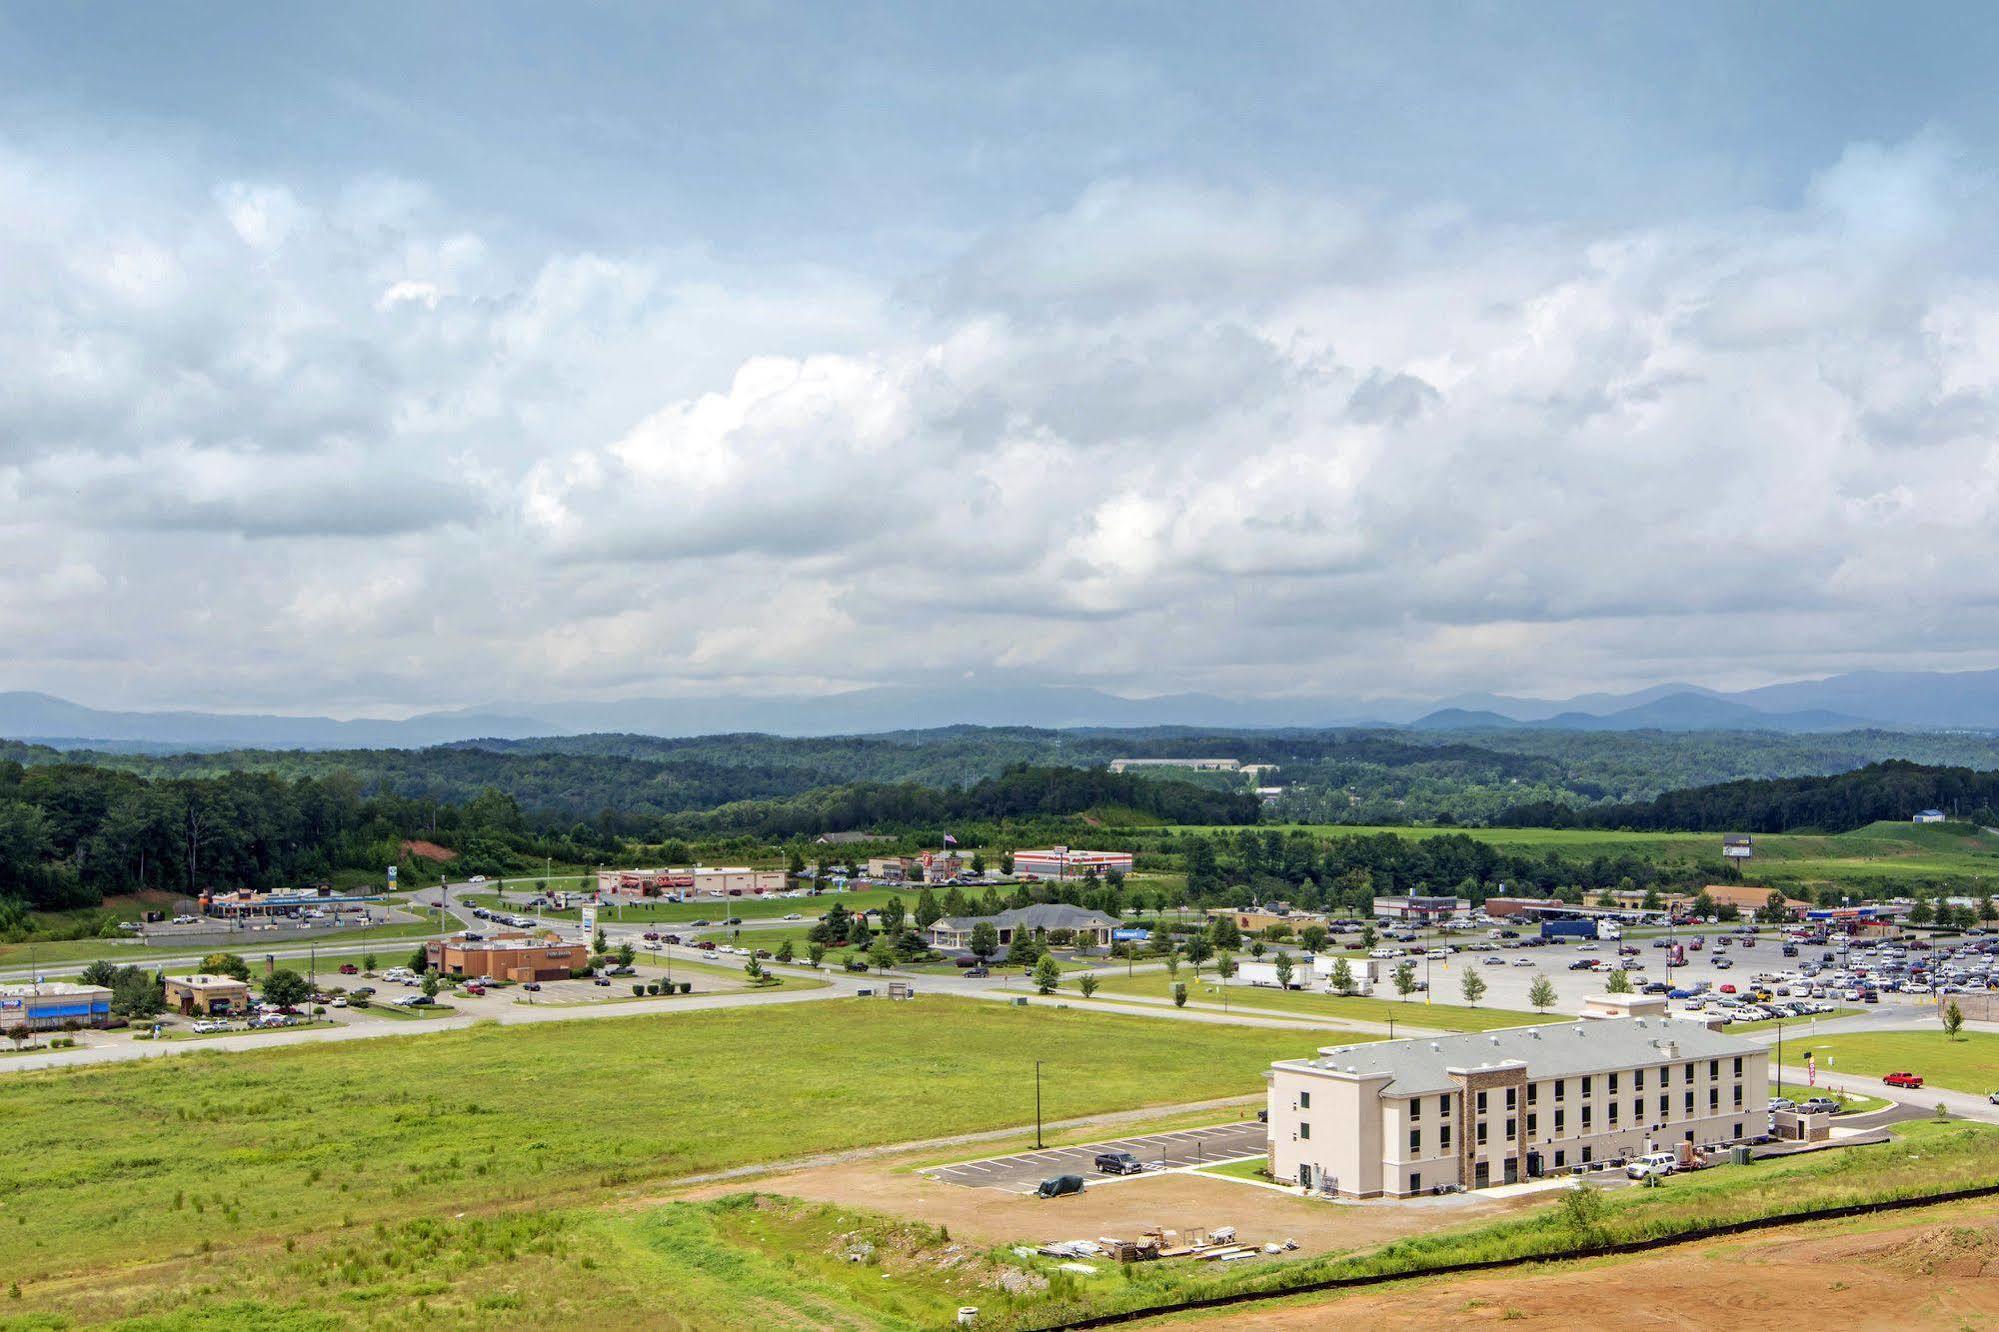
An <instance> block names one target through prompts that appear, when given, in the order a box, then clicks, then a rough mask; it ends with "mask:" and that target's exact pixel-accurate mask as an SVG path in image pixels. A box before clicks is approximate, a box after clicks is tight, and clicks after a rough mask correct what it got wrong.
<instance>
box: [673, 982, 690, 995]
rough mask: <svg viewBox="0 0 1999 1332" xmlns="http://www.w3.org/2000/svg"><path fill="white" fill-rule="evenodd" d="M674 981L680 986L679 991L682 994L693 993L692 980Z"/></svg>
mask: <svg viewBox="0 0 1999 1332" xmlns="http://www.w3.org/2000/svg"><path fill="white" fill-rule="evenodd" d="M676 983H677V984H678V985H679V986H680V992H681V993H682V994H693V993H694V982H693V981H678V982H676Z"/></svg>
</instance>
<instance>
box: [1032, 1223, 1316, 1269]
mask: <svg viewBox="0 0 1999 1332" xmlns="http://www.w3.org/2000/svg"><path fill="white" fill-rule="evenodd" d="M1297 1247H1298V1242H1297V1241H1296V1240H1291V1239H1285V1240H1279V1241H1273V1242H1270V1243H1266V1244H1249V1243H1245V1242H1244V1241H1242V1240H1239V1239H1237V1238H1236V1232H1235V1227H1234V1226H1218V1227H1216V1228H1215V1229H1214V1230H1190V1231H1188V1232H1187V1234H1186V1235H1184V1236H1182V1235H1181V1233H1180V1232H1179V1231H1177V1230H1164V1229H1161V1228H1159V1227H1157V1226H1155V1227H1153V1228H1151V1229H1149V1230H1143V1231H1140V1232H1139V1235H1138V1238H1137V1239H1119V1238H1116V1237H1113V1236H1107V1235H1100V1236H1098V1237H1097V1238H1096V1239H1094V1240H1086V1239H1075V1240H1056V1241H1053V1242H1052V1243H1048V1244H1044V1245H1042V1246H1041V1247H1040V1248H1039V1249H1036V1250H1034V1252H1036V1253H1038V1254H1040V1255H1041V1256H1042V1257H1044V1258H1065V1259H1068V1260H1070V1262H1071V1263H1078V1264H1080V1263H1081V1261H1082V1260H1084V1259H1089V1258H1096V1259H1100V1260H1102V1261H1104V1262H1113V1263H1144V1262H1152V1261H1154V1260H1156V1259H1160V1258H1193V1259H1197V1260H1199V1261H1202V1262H1217V1263H1232V1262H1239V1261H1241V1260H1242V1259H1244V1258H1255V1257H1259V1256H1261V1255H1264V1254H1276V1253H1288V1252H1290V1251H1291V1250H1293V1249H1296V1248H1297ZM1064 1267H1065V1268H1067V1267H1069V1264H1068V1263H1065V1264H1064ZM1070 1270H1074V1269H1073V1268H1071V1269H1070Z"/></svg>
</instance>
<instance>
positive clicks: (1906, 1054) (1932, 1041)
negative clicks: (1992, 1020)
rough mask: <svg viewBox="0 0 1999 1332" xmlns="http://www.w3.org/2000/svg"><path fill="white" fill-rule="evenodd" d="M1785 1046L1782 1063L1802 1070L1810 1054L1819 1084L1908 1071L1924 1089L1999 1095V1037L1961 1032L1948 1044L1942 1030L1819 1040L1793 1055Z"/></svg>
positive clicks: (1895, 1032)
mask: <svg viewBox="0 0 1999 1332" xmlns="http://www.w3.org/2000/svg"><path fill="white" fill-rule="evenodd" d="M1790 1045H1791V1042H1790V1041H1789V1040H1786V1041H1785V1042H1784V1046H1785V1051H1784V1062H1786V1063H1788V1064H1793V1065H1797V1064H1802V1063H1803V1062H1804V1051H1805V1050H1806V1049H1808V1048H1809V1049H1810V1050H1811V1052H1812V1053H1813V1055H1814V1056H1816V1057H1817V1059H1818V1066H1819V1081H1821V1082H1837V1081H1838V1080H1839V1075H1840V1074H1842V1073H1856V1074H1859V1075H1860V1076H1861V1077H1867V1078H1878V1077H1881V1076H1882V1075H1883V1074H1887V1073H1896V1072H1902V1071H1907V1072H1910V1073H1914V1074H1916V1075H1917V1076H1919V1077H1921V1078H1922V1079H1923V1081H1924V1083H1925V1084H1926V1085H1929V1086H1935V1087H1947V1088H1949V1089H1950V1090H1952V1091H1961V1092H1971V1093H1972V1094H1974V1095H1978V1096H1983V1095H1984V1094H1985V1093H1987V1092H1989V1091H1993V1090H1999V1036H1995V1035H1991V1034H1989V1033H1987V1032H1966V1033H1964V1034H1963V1035H1961V1036H1959V1037H1958V1038H1957V1039H1956V1040H1954V1041H1953V1040H1947V1039H1946V1038H1945V1037H1944V1034H1943V1032H1942V1031H1941V1030H1935V1031H1872V1032H1862V1033H1857V1034H1855V1035H1850V1036H1821V1037H1819V1038H1817V1039H1816V1040H1813V1041H1811V1042H1810V1043H1809V1045H1807V1043H1806V1042H1804V1041H1800V1042H1798V1048H1797V1050H1796V1052H1793V1051H1792V1050H1791V1049H1790Z"/></svg>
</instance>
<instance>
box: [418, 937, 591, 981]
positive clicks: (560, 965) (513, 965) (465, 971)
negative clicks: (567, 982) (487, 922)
mask: <svg viewBox="0 0 1999 1332" xmlns="http://www.w3.org/2000/svg"><path fill="white" fill-rule="evenodd" d="M423 949H424V955H425V957H426V958H427V959H428V961H429V963H430V969H431V970H432V971H435V972H437V973H439V974H440V975H445V976H472V977H478V978H480V979H484V980H509V981H544V980H564V979H566V978H567V977H568V975H569V973H570V972H572V971H580V970H582V969H583V968H584V967H587V966H589V965H590V947H589V945H588V944H581V943H562V942H561V941H559V940H549V939H532V938H529V937H528V936H527V935H525V934H503V935H500V936H498V937H496V938H492V939H467V938H466V937H465V936H463V935H458V936H455V937H453V938H450V939H432V940H431V941H430V942H429V943H427V944H425V945H424V946H423Z"/></svg>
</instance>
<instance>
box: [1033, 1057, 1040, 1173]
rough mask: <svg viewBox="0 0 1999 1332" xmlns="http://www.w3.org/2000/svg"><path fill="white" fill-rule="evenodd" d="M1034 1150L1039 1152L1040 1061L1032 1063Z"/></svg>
mask: <svg viewBox="0 0 1999 1332" xmlns="http://www.w3.org/2000/svg"><path fill="white" fill-rule="evenodd" d="M1034 1150H1035V1151H1037V1152H1038V1151H1040V1150H1041V1061H1040V1060H1039V1059H1037V1060H1035V1061H1034Z"/></svg>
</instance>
